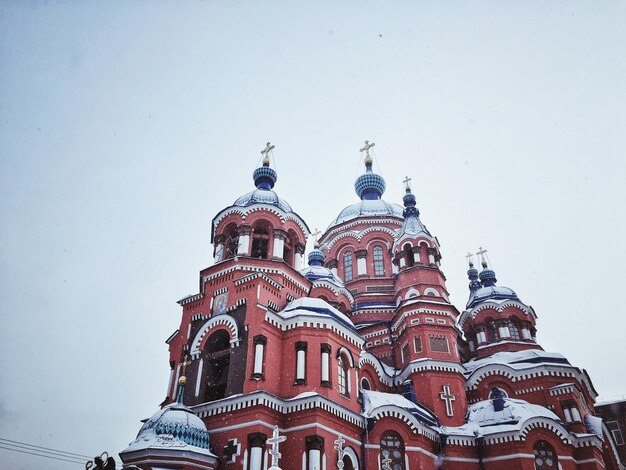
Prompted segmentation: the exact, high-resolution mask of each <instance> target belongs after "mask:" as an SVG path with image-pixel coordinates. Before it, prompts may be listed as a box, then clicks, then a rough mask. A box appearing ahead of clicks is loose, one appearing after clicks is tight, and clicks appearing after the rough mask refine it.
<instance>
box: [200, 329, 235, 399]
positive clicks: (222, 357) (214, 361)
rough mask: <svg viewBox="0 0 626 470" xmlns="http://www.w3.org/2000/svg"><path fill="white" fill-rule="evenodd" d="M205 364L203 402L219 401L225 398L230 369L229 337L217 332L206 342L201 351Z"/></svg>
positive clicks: (226, 334)
mask: <svg viewBox="0 0 626 470" xmlns="http://www.w3.org/2000/svg"><path fill="white" fill-rule="evenodd" d="M202 356H203V359H204V364H206V376H205V377H206V379H205V384H206V385H205V390H204V400H205V401H213V400H219V399H220V398H224V397H225V396H226V387H227V385H228V371H229V368H230V335H229V334H228V332H227V331H226V330H218V331H216V332H215V333H213V334H212V335H211V336H209V338H208V339H207V341H206V344H205V346H204V350H203V351H202Z"/></svg>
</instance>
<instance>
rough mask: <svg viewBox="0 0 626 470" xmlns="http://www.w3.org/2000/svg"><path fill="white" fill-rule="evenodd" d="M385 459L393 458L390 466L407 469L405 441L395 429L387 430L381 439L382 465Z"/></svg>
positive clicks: (396, 469)
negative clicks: (405, 464) (405, 463)
mask: <svg viewBox="0 0 626 470" xmlns="http://www.w3.org/2000/svg"><path fill="white" fill-rule="evenodd" d="M385 459H389V460H391V462H390V463H389V468H391V469H393V470H405V468H406V467H405V466H404V443H403V442H402V438H401V437H400V435H399V434H398V433H396V432H394V431H385V432H384V433H383V435H382V437H381V439H380V460H381V466H382V463H383V461H384V460H385Z"/></svg>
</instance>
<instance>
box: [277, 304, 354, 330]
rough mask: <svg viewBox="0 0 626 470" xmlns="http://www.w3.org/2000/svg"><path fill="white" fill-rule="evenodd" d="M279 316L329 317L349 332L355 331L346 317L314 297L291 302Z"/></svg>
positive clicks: (287, 317)
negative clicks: (348, 329) (345, 327)
mask: <svg viewBox="0 0 626 470" xmlns="http://www.w3.org/2000/svg"><path fill="white" fill-rule="evenodd" d="M279 315H280V316H281V317H283V318H286V319H289V318H293V317H296V316H298V315H306V316H309V317H310V316H320V317H331V318H333V319H335V320H337V321H339V322H340V323H342V324H343V325H344V326H347V327H348V328H350V329H351V330H355V331H356V329H355V328H354V324H353V323H352V321H351V320H350V319H349V318H348V317H347V316H345V315H344V314H343V313H341V312H340V311H339V310H337V309H336V308H335V307H333V306H332V305H330V304H329V303H328V302H326V301H324V300H322V299H318V298H315V297H302V298H299V299H296V300H293V301H291V302H289V303H288V304H287V306H286V307H285V308H284V310H282V311H281V312H279Z"/></svg>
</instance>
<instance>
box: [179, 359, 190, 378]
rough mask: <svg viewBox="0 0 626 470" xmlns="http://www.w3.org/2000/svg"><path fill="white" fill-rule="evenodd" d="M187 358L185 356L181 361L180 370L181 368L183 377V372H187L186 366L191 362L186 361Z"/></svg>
mask: <svg viewBox="0 0 626 470" xmlns="http://www.w3.org/2000/svg"><path fill="white" fill-rule="evenodd" d="M188 357H189V356H187V355H186V354H185V358H184V359H183V362H182V363H181V366H182V368H183V371H182V375H185V371H186V370H187V366H188V365H189V364H191V361H188V360H187V358H188Z"/></svg>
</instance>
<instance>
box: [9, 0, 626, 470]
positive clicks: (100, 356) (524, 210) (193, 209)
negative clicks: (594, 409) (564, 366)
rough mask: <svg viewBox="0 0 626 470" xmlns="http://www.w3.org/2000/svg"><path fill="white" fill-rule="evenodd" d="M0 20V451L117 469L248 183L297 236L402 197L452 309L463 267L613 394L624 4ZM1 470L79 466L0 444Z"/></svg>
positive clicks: (401, 6)
mask: <svg viewBox="0 0 626 470" xmlns="http://www.w3.org/2000/svg"><path fill="white" fill-rule="evenodd" d="M313 3H314V2H306V3H305V2H292V1H289V2H244V1H240V2H216V1H204V2H200V1H196V2H172V1H170V2H112V1H110V2H87V1H83V2H65V1H46V2H40V1H31V2H11V1H5V2H2V3H1V4H0V122H1V124H0V213H1V216H2V224H1V228H0V256H1V263H2V270H1V271H0V273H1V278H0V308H1V312H0V313H1V317H0V367H1V370H2V371H3V372H2V374H1V375H0V437H1V438H6V439H13V440H18V441H24V442H28V443H32V444H37V445H41V446H46V447H52V448H55V449H61V450H65V451H71V452H76V453H80V454H87V455H95V454H96V453H100V452H101V451H103V450H108V451H109V452H115V453H117V452H119V451H120V450H122V449H123V448H124V447H125V446H126V445H127V444H128V443H129V442H130V441H131V440H133V439H134V437H135V435H136V433H137V431H138V429H139V427H140V424H141V423H140V419H144V418H147V417H149V416H150V415H151V414H152V413H153V412H154V411H156V409H157V408H158V404H159V403H160V402H161V401H162V400H163V398H164V396H165V393H166V382H167V377H168V372H169V366H168V354H167V345H166V344H165V343H164V341H165V339H166V338H167V337H168V336H169V335H170V334H171V333H172V332H173V331H174V330H175V329H176V328H177V327H178V324H179V323H178V322H179V319H180V313H181V310H180V308H179V306H178V305H177V304H176V303H175V301H176V300H178V299H180V298H181V297H183V296H184V295H186V294H190V293H196V292H197V288H198V287H197V286H198V271H199V270H200V269H202V268H204V267H206V266H208V265H209V264H210V263H211V260H212V256H211V255H212V249H211V246H210V232H211V219H212V217H213V216H214V215H215V214H216V213H217V212H218V211H219V210H221V209H222V208H223V207H225V206H227V205H230V204H231V203H232V202H233V201H234V200H235V198H236V197H238V196H239V195H241V194H243V193H245V192H247V191H249V190H251V189H252V188H253V184H252V179H251V173H252V171H253V170H254V168H255V166H256V165H257V163H258V160H259V157H260V154H259V152H260V151H261V149H262V148H263V146H264V145H265V142H267V141H268V140H269V141H271V142H272V143H274V144H276V149H275V151H274V157H275V160H276V167H277V171H278V175H279V179H278V184H277V186H276V190H277V192H278V193H279V194H280V195H281V196H282V197H284V198H285V199H286V200H287V201H289V202H290V203H291V205H292V206H293V207H294V209H295V211H296V212H298V213H299V214H300V215H301V216H302V217H303V218H304V219H305V221H307V223H308V224H309V226H310V227H311V229H313V228H315V227H319V228H320V229H324V228H326V226H327V225H328V224H329V223H330V221H331V220H332V219H333V218H334V217H336V215H337V214H338V213H339V211H340V210H341V209H342V208H343V207H344V206H346V205H348V204H351V203H354V202H356V201H357V196H356V195H355V194H354V189H353V182H354V179H355V178H356V177H357V176H358V174H359V173H360V172H362V164H361V163H360V161H361V160H360V157H361V156H360V154H359V152H358V149H359V148H360V147H362V144H363V141H364V140H365V139H369V140H370V141H374V142H376V147H375V149H374V150H375V169H376V170H377V171H379V172H380V173H381V174H382V175H383V176H384V177H385V179H386V181H387V192H386V193H385V195H384V198H385V199H386V200H388V201H391V202H397V203H400V202H401V197H402V191H403V188H402V183H401V181H402V179H403V178H404V176H405V175H408V176H411V177H412V178H413V183H414V184H413V190H414V193H415V194H416V196H417V201H418V207H419V209H420V211H421V217H422V220H423V222H424V223H425V224H426V225H427V226H428V228H429V230H430V231H431V232H432V233H433V234H435V235H437V236H438V238H439V241H440V243H441V249H442V254H443V257H444V258H443V270H444V272H445V274H446V275H447V277H448V288H449V290H450V291H451V293H452V296H451V300H452V301H453V302H454V303H455V305H456V306H457V307H458V308H459V309H460V310H462V308H463V307H464V305H465V302H466V300H467V279H466V275H465V271H466V265H465V258H464V255H465V253H466V252H467V251H468V250H469V251H474V252H475V251H477V249H478V247H479V246H484V247H486V248H487V249H488V250H489V251H488V254H489V257H490V259H491V261H492V263H493V267H494V269H495V270H496V272H497V275H498V279H499V284H500V285H506V286H508V287H511V288H513V289H514V290H516V291H517V293H518V294H519V296H520V297H521V299H522V300H523V301H524V302H526V303H528V304H530V305H532V306H533V307H534V308H535V310H536V312H537V314H538V316H539V320H538V324H537V328H538V340H539V341H540V343H541V344H542V345H543V347H544V348H545V349H546V350H549V351H555V352H560V353H562V354H564V355H566V356H567V357H568V358H569V360H570V361H571V362H572V363H573V364H575V365H577V366H579V367H583V368H585V369H587V370H588V371H589V373H590V375H591V378H592V380H593V382H594V384H595V387H596V389H597V390H598V392H599V393H600V395H601V396H611V395H616V394H623V393H626V376H625V374H624V362H625V360H624V358H626V341H624V329H625V328H624V327H625V326H626V320H625V319H624V317H625V311H624V294H623V292H624V288H625V286H624V283H625V276H624V270H625V269H626V255H625V254H624V239H625V238H626V220H625V215H624V207H623V206H624V203H625V202H626V190H625V189H624V180H625V178H626V165H625V163H624V155H625V153H626V138H625V136H626V132H625V129H626V60H625V55H624V46H625V45H626V29H625V28H624V24H626V3H624V2H617V1H616V2H591V1H589V2H576V1H551V2H543V1H537V2H532V1H527V2H439V1H432V2H428V1H420V2H415V1H407V2H393V5H392V4H391V3H390V2H372V1H359V2H357V1H354V2H350V1H348V2H341V3H340V4H338V3H337V2H328V3H326V2H315V4H313ZM0 463H2V464H3V465H2V466H4V467H6V468H12V469H32V468H42V467H44V466H46V468H49V469H53V470H56V469H66V468H72V467H75V468H79V466H78V465H74V466H73V465H72V464H68V463H64V462H55V461H52V460H50V461H47V460H45V459H41V458H37V457H29V456H27V455H23V454H17V453H13V452H9V451H7V450H2V449H0Z"/></svg>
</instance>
